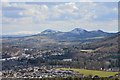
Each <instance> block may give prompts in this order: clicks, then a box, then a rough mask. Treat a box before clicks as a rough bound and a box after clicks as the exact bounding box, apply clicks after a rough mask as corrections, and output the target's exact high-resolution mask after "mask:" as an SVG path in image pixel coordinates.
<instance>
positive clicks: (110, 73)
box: [59, 68, 118, 77]
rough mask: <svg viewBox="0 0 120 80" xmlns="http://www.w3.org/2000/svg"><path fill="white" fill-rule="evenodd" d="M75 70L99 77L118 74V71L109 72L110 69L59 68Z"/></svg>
mask: <svg viewBox="0 0 120 80" xmlns="http://www.w3.org/2000/svg"><path fill="white" fill-rule="evenodd" d="M60 69H61V70H73V71H75V72H78V73H80V74H84V75H86V76H89V75H92V76H95V75H98V76H99V77H108V76H114V75H115V74H118V72H108V71H97V70H86V69H74V68H59V70H60Z"/></svg>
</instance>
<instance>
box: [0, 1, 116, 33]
mask: <svg viewBox="0 0 120 80" xmlns="http://www.w3.org/2000/svg"><path fill="white" fill-rule="evenodd" d="M0 17H2V34H34V33H39V32H41V31H43V30H45V29H53V30H59V31H63V32H67V31H70V30H72V29H74V28H83V29H86V30H88V31H91V30H99V29H100V30H103V31H106V32H117V31H118V3H117V2H7V1H6V2H3V3H2V15H0Z"/></svg>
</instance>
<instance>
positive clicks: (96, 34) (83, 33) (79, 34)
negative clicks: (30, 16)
mask: <svg viewBox="0 0 120 80" xmlns="http://www.w3.org/2000/svg"><path fill="white" fill-rule="evenodd" d="M115 34H116V33H108V32H104V31H102V30H96V31H87V30H84V29H81V28H75V29H73V30H71V31H69V32H60V31H55V30H50V29H49V30H45V31H43V32H41V33H40V34H37V35H39V36H47V37H49V38H52V39H55V40H58V41H81V40H90V39H99V38H105V37H110V36H113V35H115ZM37 35H36V36H37Z"/></svg>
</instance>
